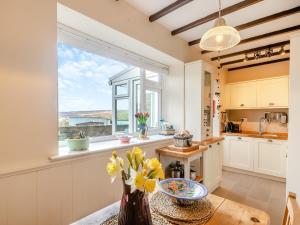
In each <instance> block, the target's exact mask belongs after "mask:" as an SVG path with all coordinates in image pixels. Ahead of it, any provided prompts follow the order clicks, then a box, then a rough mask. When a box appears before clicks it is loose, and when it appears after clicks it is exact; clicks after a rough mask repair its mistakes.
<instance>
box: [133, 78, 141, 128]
mask: <svg viewBox="0 0 300 225" xmlns="http://www.w3.org/2000/svg"><path fill="white" fill-rule="evenodd" d="M140 88H141V85H140V80H134V81H133V106H134V109H133V111H134V114H136V113H137V112H140V111H141V100H140V98H141V96H140V94H141V90H140ZM134 123H135V131H136V130H137V121H136V118H134Z"/></svg>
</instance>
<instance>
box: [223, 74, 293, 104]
mask: <svg viewBox="0 0 300 225" xmlns="http://www.w3.org/2000/svg"><path fill="white" fill-rule="evenodd" d="M223 105H224V108H225V109H243V108H245V109H248V108H250V109H255V108H288V77H287V76H284V77H276V78H269V79H263V80H254V81H247V82H239V83H230V84H227V85H226V86H225V93H224V102H223Z"/></svg>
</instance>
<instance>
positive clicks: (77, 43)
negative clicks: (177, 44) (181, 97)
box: [58, 24, 169, 74]
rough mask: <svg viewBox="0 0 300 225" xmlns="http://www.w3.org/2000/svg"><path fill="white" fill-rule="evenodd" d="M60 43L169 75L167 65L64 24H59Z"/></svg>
mask: <svg viewBox="0 0 300 225" xmlns="http://www.w3.org/2000/svg"><path fill="white" fill-rule="evenodd" d="M58 42H61V43H64V44H67V45H71V46H74V47H77V48H80V49H83V50H86V51H88V52H91V53H95V54H98V55H102V56H105V57H108V58H112V59H115V60H118V61H121V62H124V63H128V64H131V65H133V66H137V67H141V68H144V69H147V70H150V71H153V72H157V73H159V74H168V73H169V67H168V66H166V65H163V64H161V63H159V62H156V61H154V60H151V59H148V58H146V57H144V56H141V55H138V54H136V53H133V52H130V51H128V50H125V49H122V48H120V47H117V46H114V45H112V44H109V43H107V42H104V41H102V40H100V39H97V38H94V37H92V36H90V35H88V34H85V33H82V32H80V31H78V30H75V29H73V28H70V27H68V26H65V25H63V24H58Z"/></svg>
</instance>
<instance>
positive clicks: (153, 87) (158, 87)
mask: <svg viewBox="0 0 300 225" xmlns="http://www.w3.org/2000/svg"><path fill="white" fill-rule="evenodd" d="M158 75H159V81H158V82H156V81H151V80H148V79H146V70H145V69H141V92H140V94H141V96H140V99H141V109H142V111H143V112H144V111H146V106H145V102H146V90H150V91H155V92H157V93H158V123H159V121H160V120H161V119H162V89H163V75H162V74H160V73H158ZM159 131H160V127H159V125H158V127H155V128H153V127H150V128H149V130H148V132H149V133H150V134H158V133H159Z"/></svg>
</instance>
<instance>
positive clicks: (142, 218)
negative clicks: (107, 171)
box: [118, 180, 152, 225]
mask: <svg viewBox="0 0 300 225" xmlns="http://www.w3.org/2000/svg"><path fill="white" fill-rule="evenodd" d="M118 225H152V219H151V212H150V207H149V202H148V195H147V194H146V193H144V192H142V191H139V190H135V191H134V192H132V193H130V186H129V185H127V184H125V183H124V180H123V196H122V200H121V205H120V212H119V218H118Z"/></svg>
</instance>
